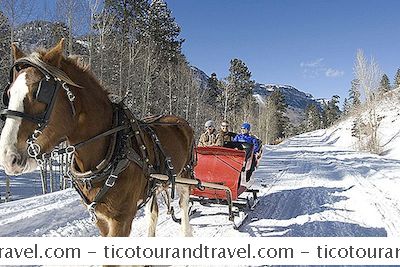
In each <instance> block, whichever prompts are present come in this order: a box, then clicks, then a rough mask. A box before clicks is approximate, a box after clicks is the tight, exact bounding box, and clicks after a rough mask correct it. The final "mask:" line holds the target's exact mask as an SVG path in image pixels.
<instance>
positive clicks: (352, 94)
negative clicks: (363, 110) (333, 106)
mask: <svg viewBox="0 0 400 267" xmlns="http://www.w3.org/2000/svg"><path fill="white" fill-rule="evenodd" d="M360 98H361V93H360V89H359V82H358V80H357V79H354V80H352V81H351V88H350V91H349V102H350V106H351V107H352V108H358V107H359V106H360V105H361V99H360Z"/></svg>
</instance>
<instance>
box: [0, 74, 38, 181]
mask: <svg viewBox="0 0 400 267" xmlns="http://www.w3.org/2000/svg"><path fill="white" fill-rule="evenodd" d="M28 93H29V88H28V86H27V83H26V73H24V72H23V73H21V74H20V75H19V76H18V77H17V79H16V80H15V81H14V83H13V84H12V86H11V88H10V89H9V94H10V95H9V96H10V101H9V105H8V108H9V109H10V110H15V111H19V112H24V99H25V97H26V96H27V94H28ZM21 123H22V118H20V117H9V118H7V119H6V122H5V124H4V127H3V131H2V132H1V136H0V165H1V166H3V167H4V170H5V172H6V174H8V175H17V174H21V173H23V172H30V171H33V170H34V169H36V167H37V166H36V165H37V164H36V161H35V160H33V159H31V158H29V159H28V158H27V156H26V155H21V154H20V153H19V152H18V150H17V142H18V131H19V128H20V125H21Z"/></svg>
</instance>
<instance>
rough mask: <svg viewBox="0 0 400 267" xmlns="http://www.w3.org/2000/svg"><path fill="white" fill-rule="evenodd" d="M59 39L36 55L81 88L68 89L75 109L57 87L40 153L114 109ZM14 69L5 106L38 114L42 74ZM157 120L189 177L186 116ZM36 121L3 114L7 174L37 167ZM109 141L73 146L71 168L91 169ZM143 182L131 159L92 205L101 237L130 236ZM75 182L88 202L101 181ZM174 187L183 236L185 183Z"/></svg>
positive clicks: (102, 127) (153, 209)
mask: <svg viewBox="0 0 400 267" xmlns="http://www.w3.org/2000/svg"><path fill="white" fill-rule="evenodd" d="M63 44H64V40H61V41H60V42H59V43H58V44H57V45H56V46H55V47H53V48H51V49H50V50H47V51H38V52H36V54H35V55H37V56H38V57H39V58H40V59H41V60H42V61H43V62H45V63H47V64H49V65H51V66H54V67H56V68H58V69H60V70H62V71H63V72H64V73H65V74H67V75H68V77H69V78H70V79H71V80H72V81H73V82H74V83H75V84H77V85H80V86H81V87H82V88H78V87H74V86H70V90H71V91H72V92H73V94H74V95H75V96H76V99H75V100H74V106H75V110H76V112H75V114H73V112H71V105H70V103H69V100H68V97H67V95H66V93H65V92H64V91H63V90H58V91H57V95H56V100H55V104H54V106H53V110H52V112H51V115H50V119H49V123H48V125H47V126H46V127H45V129H44V130H43V131H42V134H41V135H40V136H39V137H38V138H37V140H36V142H37V143H38V144H39V145H40V147H41V151H43V152H48V151H51V150H52V149H53V148H54V147H55V146H56V145H57V144H59V143H60V141H61V140H65V139H66V140H67V142H68V143H70V144H77V143H79V142H81V141H84V140H87V139H89V138H91V137H93V136H96V135H97V134H100V133H102V132H105V131H107V130H108V129H110V128H111V127H112V124H113V122H112V121H113V108H112V103H111V102H110V100H109V98H108V94H107V92H106V91H105V90H104V89H103V88H102V86H101V85H100V83H99V82H98V81H97V80H96V78H95V77H94V76H93V75H92V74H91V72H90V71H89V70H88V69H87V68H84V67H81V66H79V64H78V63H77V61H76V60H74V59H72V58H65V57H64V56H63ZM12 50H13V55H14V59H15V60H17V59H20V58H22V57H25V54H24V53H23V52H22V51H21V50H20V49H19V48H18V47H17V46H16V45H14V44H13V45H12ZM17 71H18V72H17V73H16V74H15V75H14V82H13V83H12V84H11V86H10V87H9V90H8V94H9V95H8V96H9V105H8V109H10V110H16V111H18V112H22V113H24V114H28V115H34V114H40V113H41V112H43V111H44V110H45V108H46V105H45V104H43V103H40V102H39V101H37V100H36V98H35V95H34V94H35V90H37V88H38V86H39V85H38V83H39V81H40V80H41V79H43V76H44V75H43V74H42V73H41V72H40V71H38V69H37V68H34V67H32V66H28V67H25V68H22V69H20V70H17ZM159 121H160V122H162V123H165V124H162V123H160V124H159V125H154V126H152V128H153V130H154V131H155V132H156V134H157V135H158V138H159V140H160V142H161V144H162V146H163V148H164V150H165V151H166V154H168V155H169V156H170V157H171V159H172V163H173V165H174V167H175V171H176V173H177V177H181V178H189V177H188V174H187V173H185V171H183V170H184V167H185V166H186V165H187V164H189V162H190V159H191V156H192V155H191V154H192V143H193V130H192V128H191V127H190V126H189V124H188V123H187V122H186V121H185V120H183V119H182V118H179V117H176V116H164V117H162V118H161V119H160V120H159ZM168 124H169V125H168ZM171 124H175V125H171ZM37 126H38V125H37V124H35V123H34V122H31V121H29V120H25V119H24V118H21V117H18V116H16V117H13V116H7V119H6V122H5V125H4V128H3V131H2V133H1V137H0V164H1V165H2V166H3V167H4V169H5V172H6V173H7V174H10V175H18V174H21V173H24V172H31V171H33V170H35V169H36V168H37V163H36V161H35V160H34V159H32V158H31V157H29V156H28V153H27V139H28V138H29V137H30V136H31V135H32V133H33V131H34V130H35V129H36V128H37ZM110 140H111V137H109V136H107V137H102V138H100V139H98V140H95V141H93V142H91V143H88V144H87V145H85V146H83V147H81V148H79V149H77V150H76V151H75V152H74V164H75V166H76V169H79V171H80V172H82V173H83V172H86V171H89V170H92V169H93V168H95V167H96V166H97V165H98V164H99V163H100V162H101V161H102V160H103V159H104V157H105V155H106V153H107V149H108V147H109V145H110ZM144 144H145V145H146V147H147V149H148V151H149V160H150V163H152V162H154V160H155V153H154V149H153V148H154V147H153V146H154V144H153V142H152V141H151V139H150V137H148V136H147V135H145V137H144ZM136 149H138V148H137V147H136ZM152 151H153V152H152ZM147 184H148V179H147V178H146V175H145V173H144V172H143V170H142V169H141V168H140V167H139V166H138V165H137V164H135V163H134V162H130V163H129V165H128V167H127V168H126V169H125V170H124V171H123V172H121V173H120V175H119V176H118V179H117V180H116V183H115V185H114V186H113V187H112V188H111V189H110V190H109V191H108V192H107V194H106V195H105V196H104V197H103V198H102V201H101V202H100V203H99V204H98V205H97V207H96V210H95V213H96V216H97V218H98V221H97V226H98V228H99V230H100V233H101V235H102V236H129V234H130V231H131V224H132V220H133V219H134V217H135V214H136V212H137V209H138V203H140V202H142V201H144V200H145V199H146V193H145V192H146V187H147ZM78 186H79V188H80V189H81V190H82V192H83V194H84V196H86V198H87V199H88V200H90V201H93V199H94V197H95V195H96V194H97V192H99V190H100V188H101V186H102V183H100V184H98V183H97V184H96V183H94V184H93V185H92V188H87V187H85V186H84V185H83V184H78ZM176 187H177V192H178V195H179V198H180V199H179V204H180V208H181V211H182V212H181V214H182V221H181V230H182V233H183V235H184V236H191V227H190V225H189V216H188V201H189V186H187V185H182V184H177V185H176ZM148 203H150V204H148V205H147V208H146V209H147V212H148V213H147V214H148V219H149V220H150V224H149V228H148V235H149V236H155V226H156V223H157V217H158V207H157V202H156V200H155V196H154V195H153V197H152V198H151V199H150V201H149V202H148Z"/></svg>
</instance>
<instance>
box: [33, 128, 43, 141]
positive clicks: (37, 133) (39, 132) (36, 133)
mask: <svg viewBox="0 0 400 267" xmlns="http://www.w3.org/2000/svg"><path fill="white" fill-rule="evenodd" d="M41 134H42V131H41V130H35V131H33V134H32V139H33V140H36V139H38V138H39V135H41Z"/></svg>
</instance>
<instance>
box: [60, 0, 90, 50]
mask: <svg viewBox="0 0 400 267" xmlns="http://www.w3.org/2000/svg"><path fill="white" fill-rule="evenodd" d="M56 3H57V4H56V8H57V14H58V17H60V18H62V20H63V21H64V22H65V23H66V25H67V27H68V46H67V51H68V55H72V54H73V44H74V41H73V34H75V33H78V32H80V31H82V30H83V26H84V25H85V24H86V23H85V22H86V21H85V20H86V16H85V14H84V13H85V10H87V8H86V5H85V4H86V3H85V2H84V1H83V0H57V2H56Z"/></svg>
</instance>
